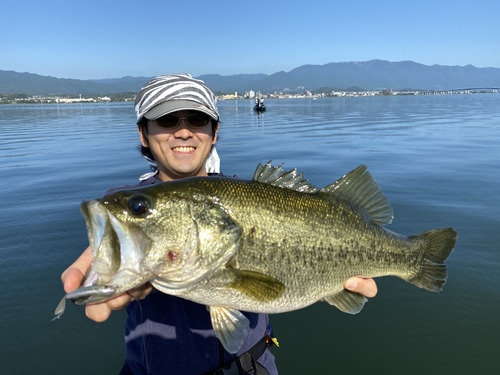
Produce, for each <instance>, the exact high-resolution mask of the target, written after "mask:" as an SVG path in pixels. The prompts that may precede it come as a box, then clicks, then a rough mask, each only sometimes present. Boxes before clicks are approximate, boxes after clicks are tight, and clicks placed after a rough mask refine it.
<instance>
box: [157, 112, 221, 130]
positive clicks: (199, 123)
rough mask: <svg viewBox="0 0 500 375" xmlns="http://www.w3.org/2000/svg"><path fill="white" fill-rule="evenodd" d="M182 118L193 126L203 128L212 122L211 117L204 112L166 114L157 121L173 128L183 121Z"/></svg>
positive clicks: (158, 123) (160, 124)
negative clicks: (184, 114) (178, 114)
mask: <svg viewBox="0 0 500 375" xmlns="http://www.w3.org/2000/svg"><path fill="white" fill-rule="evenodd" d="M181 120H186V122H187V124H188V125H189V126H191V127H193V128H202V127H204V126H205V125H207V124H208V123H209V122H210V120H211V117H210V116H208V115H206V114H204V113H193V114H192V115H189V116H186V117H178V116H175V115H165V116H161V117H159V118H157V119H156V120H155V122H156V124H157V125H158V126H161V127H162V128H170V129H172V128H175V127H177V126H178V125H179V124H180V123H181Z"/></svg>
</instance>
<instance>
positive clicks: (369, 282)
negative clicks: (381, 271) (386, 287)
mask: <svg viewBox="0 0 500 375" xmlns="http://www.w3.org/2000/svg"><path fill="white" fill-rule="evenodd" d="M344 288H346V289H347V290H350V291H351V292H356V293H359V294H362V295H363V296H365V297H368V298H372V297H375V296H376V295H377V291H378V289H377V284H376V283H375V281H374V280H373V279H365V278H362V277H351V278H350V279H349V280H347V281H346V282H345V283H344Z"/></svg>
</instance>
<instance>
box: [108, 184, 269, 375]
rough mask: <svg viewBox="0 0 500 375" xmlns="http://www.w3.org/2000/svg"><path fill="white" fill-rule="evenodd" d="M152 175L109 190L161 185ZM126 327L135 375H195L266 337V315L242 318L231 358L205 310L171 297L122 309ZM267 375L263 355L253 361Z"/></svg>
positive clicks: (129, 359)
mask: <svg viewBox="0 0 500 375" xmlns="http://www.w3.org/2000/svg"><path fill="white" fill-rule="evenodd" d="M160 182H162V181H160V180H159V179H158V178H157V177H156V175H155V176H152V177H149V178H148V179H146V180H144V181H141V183H140V184H138V185H129V186H124V187H121V188H113V189H110V190H108V191H107V192H106V194H111V193H113V192H115V191H118V190H123V189H129V188H134V187H139V186H148V185H151V184H155V183H160ZM127 313H128V318H127V321H126V323H125V344H126V359H125V361H126V363H127V364H128V365H129V366H130V368H131V370H132V372H133V373H134V374H135V375H143V374H144V375H146V374H149V375H156V374H158V375H160V374H161V375H168V374H183V375H191V374H192V375H200V374H203V373H205V372H208V371H211V370H215V369H217V368H218V367H220V366H221V365H222V364H223V363H222V364H221V363H220V361H221V359H222V358H223V360H224V362H225V363H227V362H229V361H231V360H232V359H234V358H235V357H236V356H238V355H240V354H242V353H244V352H246V351H248V350H249V349H250V348H251V347H252V346H254V345H255V344H256V343H257V342H258V341H259V340H260V339H262V337H264V334H265V333H266V330H267V327H268V324H269V317H268V315H267V314H256V313H247V312H243V314H244V315H245V316H246V317H247V318H248V320H249V321H250V330H249V334H248V337H247V339H246V341H245V342H244V343H243V345H242V347H241V349H240V351H239V352H238V353H236V354H230V353H228V352H226V351H225V350H224V349H223V347H222V346H221V345H220V343H219V340H218V339H217V337H215V332H214V330H213V329H212V323H211V320H210V314H209V312H208V310H207V308H206V306H205V305H200V304H197V303H194V302H191V301H188V300H185V299H183V298H179V297H175V296H170V295H167V294H164V293H161V292H159V291H158V290H156V289H153V291H152V292H151V293H150V294H149V295H148V296H147V297H146V298H145V299H143V300H140V301H133V302H132V303H130V304H129V306H128V307H127ZM257 360H258V362H259V363H260V364H262V365H263V366H264V367H265V368H266V369H267V370H268V371H269V374H270V375H277V374H278V370H277V369H276V364H275V361H274V356H273V354H272V353H271V352H270V351H269V349H266V351H265V352H264V354H263V355H262V356H261V357H260V358H258V359H257Z"/></svg>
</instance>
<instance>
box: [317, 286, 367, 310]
mask: <svg viewBox="0 0 500 375" xmlns="http://www.w3.org/2000/svg"><path fill="white" fill-rule="evenodd" d="M325 301H326V302H328V303H329V304H330V305H333V306H335V307H336V308H337V309H339V310H340V311H342V312H345V313H348V314H357V313H359V312H360V311H361V310H362V309H363V306H364V305H365V303H366V301H368V299H367V298H366V297H364V296H362V295H361V294H359V293H355V292H351V291H349V290H345V289H344V290H343V291H341V292H339V293H336V294H332V295H330V296H327V297H325Z"/></svg>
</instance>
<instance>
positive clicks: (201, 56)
mask: <svg viewBox="0 0 500 375" xmlns="http://www.w3.org/2000/svg"><path fill="white" fill-rule="evenodd" d="M1 8H2V9H1V13H0V51H1V52H0V54H1V58H0V70H14V71H17V72H29V73H36V74H40V75H48V76H53V77H58V78H77V79H99V78H118V77H122V76H127V75H130V76H146V77H149V76H154V75H159V74H165V73H175V72H187V73H190V74H192V75H193V76H198V75H202V74H212V73H214V74H221V75H230V74H238V73H265V74H272V73H275V72H278V71H290V70H292V69H294V68H296V67H298V66H301V65H304V64H318V65H323V64H326V63H329V62H343V61H367V60H372V59H382V60H389V61H402V60H413V61H415V62H418V63H422V64H425V65H433V64H440V65H460V66H463V65H467V64H472V65H474V66H476V67H496V68H500V23H499V15H500V1H498V0H476V1H465V0H432V1H428V0H418V1H417V0H415V1H405V0H396V1H389V0H380V1H377V0H372V1H365V0H349V1H339V0H337V1H335V0H322V1H319V0H304V1H296V0H289V1H284V0H277V1H272V0H269V1H240V0H230V1H223V0H220V1H219V0H212V1H207V0H203V1H201V0H200V1H195V0H163V1H153V0H141V1H137V0H136V1H129V0H119V1H118V0H111V1H106V0H101V1H95V0H86V1H68V0H64V1H56V0H45V1H43V0H42V1H40V0H28V1H23V0H14V1H13V0H4V1H3V2H2V7H1Z"/></svg>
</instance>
